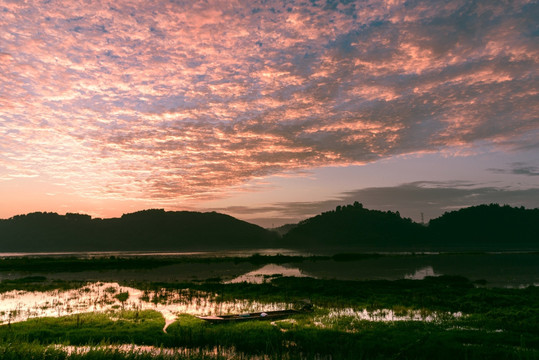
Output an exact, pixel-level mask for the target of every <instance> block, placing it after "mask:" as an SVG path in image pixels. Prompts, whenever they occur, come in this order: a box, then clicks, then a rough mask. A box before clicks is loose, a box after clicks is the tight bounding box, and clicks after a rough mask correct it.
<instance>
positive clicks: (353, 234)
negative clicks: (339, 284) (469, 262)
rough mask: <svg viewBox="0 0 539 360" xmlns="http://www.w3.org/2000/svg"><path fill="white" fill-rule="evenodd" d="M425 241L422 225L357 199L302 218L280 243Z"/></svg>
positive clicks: (396, 245) (354, 246)
mask: <svg viewBox="0 0 539 360" xmlns="http://www.w3.org/2000/svg"><path fill="white" fill-rule="evenodd" d="M425 244H426V228H425V227H424V226H423V225H420V224H417V223H415V222H413V221H412V220H411V219H408V218H402V217H401V216H400V214H399V212H392V211H379V210H368V209H366V208H364V207H363V205H362V204H360V203H359V202H357V201H356V202H355V203H354V204H353V205H347V206H337V208H336V209H335V210H332V211H328V212H324V213H322V214H320V215H317V216H314V217H312V218H309V219H306V220H303V221H301V222H300V223H299V224H298V225H297V226H296V227H294V228H293V229H291V230H290V231H289V232H287V233H286V234H285V235H284V236H283V246H285V247H291V248H303V249H309V248H310V249H326V250H354V251H364V250H408V249H410V248H411V247H418V248H419V247H423V246H424V245H425Z"/></svg>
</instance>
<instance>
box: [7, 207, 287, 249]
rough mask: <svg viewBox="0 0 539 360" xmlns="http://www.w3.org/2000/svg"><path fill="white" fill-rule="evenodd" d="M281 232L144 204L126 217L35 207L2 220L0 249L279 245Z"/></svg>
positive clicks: (224, 217) (217, 215) (221, 216)
mask: <svg viewBox="0 0 539 360" xmlns="http://www.w3.org/2000/svg"><path fill="white" fill-rule="evenodd" d="M277 239H278V236H277V235H276V234H275V233H272V232H270V231H268V230H265V229H263V228H261V227H259V226H257V225H254V224H250V223H247V222H245V221H241V220H238V219H236V218H233V217H232V216H229V215H224V214H220V213H216V212H209V213H200V212H189V211H164V210H156V209H154V210H144V211H139V212H135V213H131V214H125V215H123V216H122V217H121V218H111V219H99V218H96V219H92V218H91V217H90V216H89V215H81V214H70V213H68V214H66V215H59V214H56V213H41V212H37V213H31V214H27V215H18V216H14V217H12V218H10V219H7V220H0V251H3V252H11V251H24V252H34V251H35V252H43V251H45V252H50V251H111V250H128V251H139V250H143V251H144V250H154V251H165V250H167V251H197V250H200V251H204V250H236V249H256V248H268V247H274V246H275V242H276V240H277Z"/></svg>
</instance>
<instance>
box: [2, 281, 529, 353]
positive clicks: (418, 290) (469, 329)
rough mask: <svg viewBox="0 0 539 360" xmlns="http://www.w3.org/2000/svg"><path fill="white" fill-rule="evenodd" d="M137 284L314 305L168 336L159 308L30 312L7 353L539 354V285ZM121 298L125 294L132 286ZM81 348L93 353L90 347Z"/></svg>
mask: <svg viewBox="0 0 539 360" xmlns="http://www.w3.org/2000/svg"><path fill="white" fill-rule="evenodd" d="M34 283H35V284H37V285H39V284H42V283H43V281H40V279H27V280H26V281H19V282H18V283H16V282H12V283H10V284H11V285H13V286H16V285H17V284H18V285H20V286H22V287H28V286H31V285H32V284H34ZM130 285H135V286H137V287H139V288H141V289H146V290H148V291H149V293H151V292H152V291H155V290H157V289H159V290H160V289H161V288H166V289H168V290H175V289H176V290H177V289H182V291H184V292H186V293H189V294H191V295H193V296H196V295H197V294H205V293H212V294H215V296H216V299H217V300H219V301H233V300H244V299H246V300H257V301H259V302H262V303H264V302H267V303H270V302H273V301H284V302H295V301H300V300H302V299H304V298H310V299H311V301H312V302H313V304H314V305H315V311H314V312H312V313H304V314H299V315H295V316H293V317H292V318H291V319H288V320H286V321H276V322H274V323H273V324H272V322H268V321H255V322H243V323H232V324H210V323H207V322H204V321H202V320H200V319H198V318H196V317H193V316H190V315H180V316H179V318H178V320H177V321H176V322H174V323H173V324H171V325H170V326H169V327H168V328H167V333H164V332H163V331H162V328H163V326H164V324H165V321H164V319H163V318H162V316H161V314H160V313H158V312H155V311H116V312H110V313H104V314H103V313H89V314H79V315H70V316H65V317H60V318H40V319H31V320H28V321H26V322H21V323H14V324H11V325H9V326H8V325H3V326H0V358H1V359H18V358H21V359H23V358H32V357H33V358H39V359H42V358H43V359H64V358H66V359H67V357H65V356H67V355H65V354H64V355H62V354H60V353H58V354H57V353H55V351H56V350H55V349H51V348H47V347H46V346H47V345H50V344H70V345H97V344H102V343H105V344H139V345H152V346H156V347H161V346H163V347H166V348H174V347H182V348H189V349H192V354H193V356H194V357H190V358H193V359H198V358H197V357H196V356H202V355H200V351H202V350H204V349H213V348H223V349H235V351H236V352H237V353H238V354H240V355H238V356H240V357H241V356H243V355H241V354H245V356H247V357H248V356H250V355H253V354H259V355H268V356H270V357H271V358H275V359H279V358H291V359H295V358H299V357H303V358H307V359H314V358H316V357H317V356H320V355H322V356H329V355H331V356H332V359H359V358H365V359H432V358H436V359H457V358H458V359H464V358H468V359H539V300H538V299H539V288H537V287H529V288H526V289H496V288H477V287H475V286H474V284H473V283H471V282H470V281H468V280H466V279H464V278H459V277H437V278H427V279H425V280H421V281H413V280H398V281H336V280H333V281H326V280H315V279H296V278H277V279H275V280H273V281H272V283H269V284H260V285H254V284H251V285H249V284H218V283H202V284H194V283H185V284H180V283H173V284H165V283H138V284H133V283H130ZM187 289H189V290H187ZM116 296H119V297H126V296H127V293H119V294H116ZM343 307H353V308H355V309H363V308H366V309H368V310H376V309H393V310H394V311H395V312H396V313H398V314H403V315H404V314H407V313H409V312H410V311H414V310H419V311H422V312H424V313H426V314H428V313H433V312H436V313H440V314H441V313H451V312H458V311H462V312H463V313H464V316H462V317H460V318H454V317H453V316H450V315H446V316H445V317H444V316H442V317H441V318H439V319H438V320H437V321H433V322H420V321H400V322H386V323H384V322H370V321H364V320H360V319H358V318H355V317H352V316H342V317H338V318H334V319H329V317H328V314H329V311H330V310H329V309H330V308H343ZM319 322H322V324H320V323H319ZM2 351H3V352H2ZM25 351H26V352H27V354H30V353H31V352H32V351H35V352H36V354H39V353H40V352H41V353H43V356H42V357H39V356H33V355H31V356H30V355H28V356H26V357H25V356H23V355H21V354H25ZM100 351H102V352H95V357H94V358H95V359H105V358H117V359H124V358H125V359H139V358H137V357H133V356H139V355H136V354H126V353H114V352H110V353H108V354H105V353H103V351H105V350H100ZM107 351H112V350H110V349H109V350H107ZM47 352H50V354H48V353H47ZM2 354H4V356H2ZM92 354H93V353H92ZM197 354H198V355H197ZM79 355H80V356H94V355H90V353H88V354H84V355H81V354H79ZM79 355H77V356H79ZM10 356H11V357H10ZM17 356H19V357H17ZM54 356H56V357H54ZM62 356H64V357H62ZM99 356H101V357H99ZM106 356H110V357H106ZM122 356H123V357H122ZM128 356H132V357H128ZM140 356H141V357H140V359H145V358H148V357H142V356H148V354H145V355H140ZM189 356H191V355H189ZM80 358H81V359H82V358H88V359H90V358H92V357H80ZM199 358H200V357H199ZM77 359H78V358H77Z"/></svg>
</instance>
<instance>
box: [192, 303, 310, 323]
mask: <svg viewBox="0 0 539 360" xmlns="http://www.w3.org/2000/svg"><path fill="white" fill-rule="evenodd" d="M308 311H312V305H311V304H306V305H304V306H303V307H302V308H301V309H300V310H294V309H289V310H275V311H261V312H255V313H246V314H231V315H209V316H197V317H198V318H199V319H201V320H205V321H208V322H211V323H224V322H234V321H248V320H276V319H284V318H287V317H289V316H292V315H295V314H301V313H304V312H308Z"/></svg>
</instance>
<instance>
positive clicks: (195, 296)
mask: <svg viewBox="0 0 539 360" xmlns="http://www.w3.org/2000/svg"><path fill="white" fill-rule="evenodd" d="M122 292H123V293H125V292H127V293H129V297H128V299H127V300H126V301H125V302H124V303H123V304H122V303H121V302H120V300H118V299H117V298H116V297H115V295H117V294H119V293H122ZM215 297H216V295H215V294H210V293H204V292H199V291H197V292H193V291H191V290H189V289H179V290H167V289H161V290H159V291H151V292H148V291H143V290H139V289H135V288H131V287H126V286H120V285H119V284H118V283H102V282H98V283H90V284H87V285H86V286H84V287H82V288H79V289H73V290H65V291H64V290H53V291H46V292H39V291H22V290H13V291H8V292H5V293H2V294H0V324H6V323H14V322H19V321H25V320H28V319H30V318H36V317H49V316H52V317H59V316H64V315H73V314H80V313H86V312H106V311H114V310H118V309H120V308H123V309H125V310H156V311H158V312H160V313H161V314H162V315H163V317H164V319H165V328H164V329H166V327H167V326H168V325H169V324H171V323H172V322H174V321H175V320H176V317H177V315H178V314H191V315H217V314H227V313H243V312H256V311H273V310H279V309H286V308H290V307H291V306H292V305H291V304H287V303H272V304H263V303H259V302H257V301H248V300H236V301H233V302H232V301H229V302H217V301H216V299H215Z"/></svg>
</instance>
